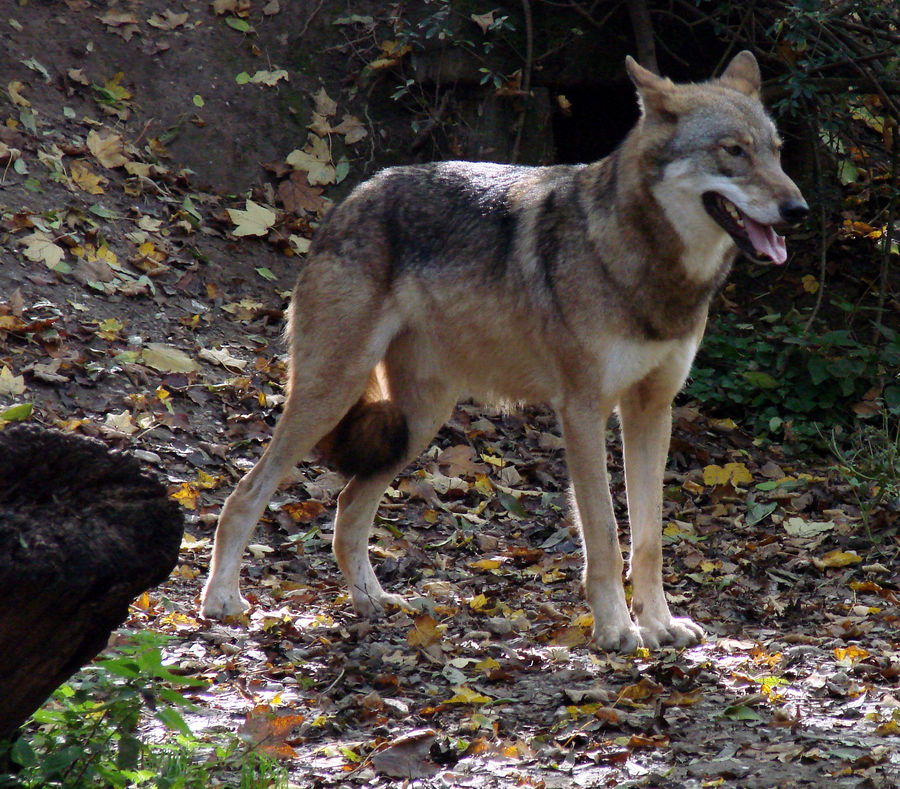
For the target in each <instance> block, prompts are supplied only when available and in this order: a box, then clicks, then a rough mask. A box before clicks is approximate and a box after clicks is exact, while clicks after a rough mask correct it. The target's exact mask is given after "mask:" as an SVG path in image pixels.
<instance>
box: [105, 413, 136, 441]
mask: <svg viewBox="0 0 900 789" xmlns="http://www.w3.org/2000/svg"><path fill="white" fill-rule="evenodd" d="M103 424H104V425H106V426H107V427H111V428H113V430H118V431H119V432H120V433H125V435H128V436H130V435H132V434H133V433H137V431H138V426H137V425H136V424H135V423H134V419H132V417H131V412H129V411H123V412H122V413H121V414H107V415H106V419H105V420H104V421H103Z"/></svg>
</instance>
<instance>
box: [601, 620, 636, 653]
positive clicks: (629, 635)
mask: <svg viewBox="0 0 900 789" xmlns="http://www.w3.org/2000/svg"><path fill="white" fill-rule="evenodd" d="M593 642H594V644H595V645H596V646H597V647H598V648H600V649H602V650H603V651H604V652H622V653H625V654H627V653H629V652H634V650H636V649H637V648H638V647H640V646H643V641H642V639H641V633H640V631H639V630H638V628H637V626H636V625H634V623H630V625H606V626H605V627H596V626H595V627H594V636H593Z"/></svg>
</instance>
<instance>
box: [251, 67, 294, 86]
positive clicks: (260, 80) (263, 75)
mask: <svg viewBox="0 0 900 789" xmlns="http://www.w3.org/2000/svg"><path fill="white" fill-rule="evenodd" d="M282 79H283V80H285V81H287V79H288V73H287V71H285V70H284V69H283V68H280V69H275V71H257V72H256V73H255V74H254V75H253V76H252V77H250V82H252V83H254V84H256V85H268V86H269V87H272V86H273V85H275V83H277V82H278V81H279V80H282Z"/></svg>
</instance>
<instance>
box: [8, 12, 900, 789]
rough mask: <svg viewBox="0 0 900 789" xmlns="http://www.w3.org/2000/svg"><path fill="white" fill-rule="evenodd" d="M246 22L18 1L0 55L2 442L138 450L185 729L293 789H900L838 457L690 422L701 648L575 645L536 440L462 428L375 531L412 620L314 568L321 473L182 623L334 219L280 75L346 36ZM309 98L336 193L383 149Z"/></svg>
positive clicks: (325, 504) (681, 541)
mask: <svg viewBox="0 0 900 789" xmlns="http://www.w3.org/2000/svg"><path fill="white" fill-rule="evenodd" d="M262 6H263V4H262V3H253V8H252V12H251V15H250V16H249V17H248V18H247V20H249V23H252V25H253V27H254V29H255V31H256V32H255V34H254V33H248V32H247V31H246V30H242V29H238V28H240V25H238V28H235V27H234V26H232V25H231V24H229V22H227V21H226V20H227V19H236V20H238V21H239V22H240V21H242V18H241V17H239V16H234V15H230V14H227V13H226V14H223V15H218V16H217V15H216V14H215V13H214V12H213V10H212V9H211V8H210V5H209V4H208V3H205V2H202V3H201V2H176V3H172V4H169V5H167V4H165V3H162V2H126V3H111V4H109V5H106V4H105V3H101V2H89V1H88V0H67V1H66V2H65V3H35V2H25V3H24V4H17V5H16V6H15V7H11V8H9V9H5V11H4V14H3V16H4V20H3V27H2V32H0V40H2V44H3V50H4V55H3V58H2V60H0V84H2V86H3V88H4V94H3V96H2V98H0V112H2V119H3V121H4V125H3V126H2V127H0V144H2V145H0V171H2V181H0V239H2V249H0V255H2V257H0V415H3V414H4V413H5V414H6V416H5V417H4V418H6V419H7V420H8V419H12V418H28V419H30V421H32V422H36V423H39V424H42V425H46V426H48V427H58V428H60V429H63V430H71V431H78V432H80V433H83V434H86V435H91V436H96V437H99V438H101V439H102V440H104V441H105V442H107V443H108V444H109V445H110V446H113V447H116V448H122V449H127V450H130V451H132V452H134V453H135V454H136V455H137V456H138V457H139V458H140V459H141V461H142V462H143V463H145V464H146V466H147V467H148V468H149V469H151V470H152V471H154V472H155V473H156V474H158V475H159V476H160V477H161V478H163V479H164V480H165V481H166V482H167V483H168V484H169V485H170V491H171V494H172V495H173V496H174V497H175V498H177V499H178V500H179V501H180V502H181V503H182V504H183V505H184V507H185V512H186V514H187V517H188V523H189V526H188V531H189V533H190V536H189V537H187V538H186V539H185V543H184V545H183V550H182V558H181V561H180V563H179V566H178V567H177V569H176V571H175V572H174V573H173V575H172V577H171V578H170V579H169V581H167V582H166V583H165V584H164V585H162V586H161V587H159V588H157V589H155V590H152V591H151V592H150V593H149V595H147V596H145V597H142V598H141V599H140V600H138V601H137V602H136V604H135V606H134V609H133V615H132V618H131V620H130V622H129V623H128V624H129V626H131V627H146V628H152V629H155V630H159V631H161V632H167V633H170V634H171V635H172V636H173V639H172V641H171V644H170V647H169V649H168V655H169V657H170V659H171V660H173V661H174V662H176V663H177V665H178V666H179V667H180V669H181V670H183V671H185V672H189V673H192V674H193V675H196V676H198V677H202V678H205V679H207V680H208V681H209V682H210V686H209V688H208V689H207V690H205V691H203V692H202V693H199V694H196V695H195V696H194V697H193V698H194V700H195V701H196V702H197V703H198V705H199V708H200V710H201V712H200V713H197V714H196V715H194V716H192V717H191V720H190V722H191V725H192V726H193V727H195V728H196V729H197V731H201V732H202V731H209V732H214V731H216V730H222V729H229V730H233V731H237V730H240V731H242V732H243V733H244V734H245V735H247V736H248V737H251V738H253V739H254V740H256V741H258V742H259V743H261V745H262V746H264V747H266V748H267V749H269V750H270V751H271V752H273V753H276V754H277V755H278V756H279V758H280V759H282V760H283V761H284V763H285V764H286V765H287V766H288V767H289V769H290V771H291V776H292V781H293V782H294V784H295V785H296V786H298V787H304V788H306V787H309V788H310V789H312V788H313V787H351V786H363V785H366V786H373V787H379V786H394V785H404V782H406V783H405V785H411V786H435V787H438V786H474V787H509V786H533V787H547V788H548V789H550V788H552V787H569V786H583V787H605V786H610V787H612V786H642V787H706V786H734V787H747V788H751V787H801V786H802V787H824V786H828V787H831V786H834V787H893V786H900V640H898V625H900V600H898V594H900V593H898V587H900V570H898V567H900V565H898V554H900V542H898V536H897V524H896V521H895V519H892V518H890V517H889V516H888V514H887V513H883V514H882V515H881V516H880V517H875V518H873V519H872V520H871V521H869V522H868V523H865V524H864V523H863V519H862V516H861V513H860V510H859V507H858V506H857V504H858V503H857V502H856V500H855V499H854V497H853V495H852V491H851V489H850V487H849V486H848V485H847V484H845V482H844V481H843V479H842V478H841V476H840V474H839V472H838V470H837V469H836V468H834V467H833V466H832V465H830V464H829V462H828V461H827V460H825V461H821V462H814V461H803V462H802V463H801V462H798V461H797V460H796V459H792V458H789V457H785V456H784V455H783V454H782V453H781V452H780V450H779V449H778V448H777V447H775V448H773V447H767V446H764V445H758V444H757V443H755V442H754V441H753V440H752V438H750V437H748V436H746V435H745V434H743V433H742V432H741V431H740V429H739V428H737V427H736V426H734V425H733V424H732V423H729V422H728V421H727V420H715V419H710V418H708V417H707V416H706V415H704V414H703V413H701V411H700V410H699V409H698V408H697V407H696V405H695V404H692V403H688V402H683V403H680V404H679V406H678V408H677V409H676V417H675V423H676V429H675V436H674V438H673V443H672V455H671V460H670V463H669V467H668V468H669V470H668V472H667V477H666V498H665V508H664V524H665V544H666V547H665V550H666V567H665V574H666V581H667V591H668V594H669V598H670V602H671V604H672V605H673V607H674V608H675V609H677V610H678V611H679V612H684V613H686V614H688V615H690V616H692V617H693V618H694V619H695V620H697V621H698V622H700V623H701V624H702V625H703V626H704V627H705V628H706V630H707V634H708V636H707V639H706V640H705V642H704V643H703V644H701V645H700V646H697V647H695V648H693V649H688V650H684V651H676V650H671V649H665V650H660V651H658V652H652V653H650V652H646V651H641V652H639V653H637V654H635V655H626V656H619V655H607V654H603V653H599V652H597V651H596V650H594V649H592V648H591V647H590V646H589V645H588V643H587V640H588V637H589V633H590V618H589V614H588V609H587V607H586V605H585V603H584V601H583V597H582V594H581V590H580V580H579V576H580V571H581V557H580V548H579V546H578V540H577V536H576V535H575V533H574V530H573V528H572V524H571V522H570V520H569V516H568V511H569V507H568V495H567V482H566V473H565V467H564V456H563V454H564V453H563V450H562V447H561V440H560V438H559V430H558V427H557V425H556V422H555V419H554V417H553V416H552V414H550V413H549V412H547V411H546V410H543V409H540V408H533V409H526V410H524V411H521V412H513V413H504V412H500V411H497V410H494V409H490V408H484V407H480V406H476V405H473V404H462V405H460V406H459V407H458V408H457V410H456V413H455V415H454V418H453V420H452V421H451V423H450V424H448V425H447V426H446V427H445V428H444V429H443V430H442V431H441V433H440V434H439V436H438V438H437V440H436V442H435V443H434V445H433V446H432V447H431V448H430V449H429V450H428V452H427V453H426V454H425V455H423V456H422V457H421V458H420V459H419V461H418V462H417V463H416V464H414V465H413V466H412V467H411V468H410V469H408V470H407V471H406V472H405V473H404V475H403V476H402V477H401V478H400V479H398V480H397V481H396V482H395V485H394V487H393V488H391V489H390V490H389V491H388V495H387V496H386V497H385V499H384V502H383V504H382V506H381V508H380V510H379V514H378V518H377V521H376V526H375V530H374V535H373V539H372V553H373V559H374V561H375V562H376V565H377V571H378V573H379V576H380V577H381V578H382V582H383V583H384V584H385V586H386V588H389V589H390V590H391V591H396V592H399V593H401V594H403V595H405V596H407V597H408V598H410V599H412V600H413V601H414V603H415V605H416V606H417V609H418V610H419V612H420V613H418V614H417V615H411V614H407V613H404V612H395V613H392V614H390V615H388V616H387V617H386V618H384V619H383V620H381V621H377V622H369V621H365V620H361V619H359V618H358V617H356V616H355V615H354V614H353V612H352V609H351V607H350V604H349V598H348V596H347V593H346V589H345V588H344V586H343V584H342V581H341V578H340V576H339V573H338V572H337V569H336V566H335V564H334V561H333V558H332V557H331V553H330V539H331V528H332V527H331V519H332V517H333V512H334V500H335V496H336V494H337V492H339V490H340V487H341V484H342V481H341V479H340V477H339V476H338V475H336V474H335V473H334V472H332V471H330V470H329V469H327V468H326V467H324V466H321V465H319V464H317V463H316V462H314V461H310V462H306V463H303V464H301V465H300V466H299V467H298V469H297V471H296V473H295V476H294V478H293V479H291V480H289V481H288V482H287V483H286V484H285V486H284V487H283V488H282V490H281V491H280V492H279V493H278V494H277V496H276V498H275V500H274V501H273V503H272V505H271V506H270V508H269V511H268V512H267V514H266V516H265V517H264V519H263V522H262V523H261V525H260V527H259V528H258V530H257V532H256V534H255V535H254V538H253V544H252V545H251V547H250V551H249V552H248V555H247V558H246V563H245V568H244V574H243V588H244V591H245V593H246V594H247V596H248V597H249V598H250V600H251V601H252V603H253V607H252V608H251V610H250V611H249V613H248V615H247V616H246V618H245V619H244V620H243V621H241V622H239V623H233V624H220V623H214V622H208V621H203V620H201V619H200V618H199V615H198V593H199V590H200V586H201V584H202V581H203V579H204V577H205V574H206V570H207V565H208V561H209V552H210V551H209V549H210V543H211V538H212V534H213V529H214V526H215V520H216V517H217V514H218V512H219V511H220V508H221V505H222V502H223V500H224V498H225V496H226V495H227V494H228V492H229V491H230V490H231V489H232V488H233V485H234V484H235V482H236V481H237V480H238V479H239V478H240V477H241V475H242V474H243V473H245V472H246V470H247V469H249V468H250V467H251V466H252V464H253V462H254V460H255V459H257V458H258V457H259V455H260V452H261V449H262V447H263V446H264V445H265V443H266V441H267V440H268V438H269V436H270V435H271V432H272V428H273V425H274V423H275V420H276V418H277V414H278V410H279V409H278V406H279V405H280V403H281V401H282V383H283V371H284V357H283V347H282V343H281V332H282V313H283V309H284V307H285V305H286V303H287V302H286V300H287V297H288V293H289V289H290V287H291V283H292V280H293V278H294V273H295V270H296V267H297V265H298V261H299V257H298V253H301V252H302V250H303V247H304V241H303V239H306V238H308V237H309V235H310V234H311V232H312V226H313V225H314V224H315V221H316V220H317V218H318V217H319V216H320V215H321V213H323V212H324V211H325V210H327V198H328V197H329V195H337V194H339V193H340V191H341V187H338V186H335V185H333V184H331V183H328V182H327V180H326V181H323V183H322V185H321V186H316V185H315V184H312V182H311V173H310V174H308V175H305V176H304V177H303V178H300V179H299V180H298V179H297V177H296V175H295V174H296V168H295V167H293V166H292V165H290V164H287V163H285V160H286V159H288V157H289V154H290V153H291V152H292V150H295V149H300V148H304V143H305V142H307V140H306V125H307V124H308V123H311V122H315V118H314V117H313V115H312V113H313V111H314V110H315V111H317V110H323V111H324V112H326V113H327V112H328V110H330V109H331V108H330V107H329V106H328V105H327V103H325V101H324V99H323V98H322V96H321V95H320V94H319V90H320V88H321V87H323V86H322V85H321V84H319V82H318V81H317V80H316V79H315V77H314V76H310V75H309V74H308V73H307V74H306V75H304V74H303V73H302V72H300V71H294V70H291V69H290V67H289V66H290V63H299V62H301V61H302V60H303V57H304V56H305V55H308V54H309V53H304V52H303V51H300V52H297V51H294V49H293V48H294V47H296V46H297V44H298V38H297V35H296V34H297V33H298V32H299V31H300V30H302V29H303V28H304V25H306V24H307V22H309V25H308V27H309V29H313V28H315V26H317V25H322V24H325V25H327V24H329V23H330V21H331V20H332V18H333V17H334V16H336V13H335V12H334V11H333V10H331V11H330V10H329V9H327V8H322V4H321V3H296V4H289V3H286V2H284V0H282V2H281V6H283V8H280V7H278V4H277V3H276V4H275V6H274V7H278V8H279V10H277V11H274V10H273V8H274V7H273V6H272V5H271V4H267V5H266V8H268V9H269V13H267V14H264V13H262V11H261V9H262ZM182 14H185V15H186V16H185V17H183V18H182V17H181V16H180V15H182ZM247 20H243V21H247ZM316 29H318V28H316ZM129 31H130V35H129ZM301 43H302V41H301ZM310 45H311V44H310ZM334 56H335V57H340V56H341V52H340V51H336V53H335V54H334ZM351 66H352V59H350V60H348V69H349V68H350V67H351ZM280 68H284V69H286V70H287V71H288V72H289V79H285V78H284V77H277V70H278V69H280ZM259 71H263V72H264V73H265V75H268V76H265V75H264V76H263V77H262V78H261V79H262V81H261V82H258V83H253V82H251V83H250V84H239V83H238V82H237V81H236V80H235V77H234V75H236V74H238V73H240V72H246V73H247V74H248V75H250V76H253V75H254V74H255V73H256V72H259ZM119 72H122V76H121V77H117V76H116V74H117V73H119ZM329 75H330V76H329V79H331V81H329V82H326V84H325V85H324V87H325V91H326V96H325V98H330V99H333V100H334V101H335V102H336V108H335V109H334V110H332V111H331V112H330V113H329V114H327V115H324V117H325V118H326V121H325V122H326V125H329V124H330V126H329V129H328V130H327V131H322V135H321V139H325V138H327V139H328V140H333V142H334V146H332V148H331V149H330V154H325V157H329V156H330V158H323V157H322V156H321V155H320V153H321V152H320V151H319V152H318V153H317V149H315V148H314V147H313V148H312V149H310V150H307V151H306V153H307V154H308V155H309V156H312V157H313V158H315V157H316V156H319V158H318V159H317V162H318V164H319V165H321V166H322V167H325V168H327V167H329V166H333V167H335V169H336V170H339V169H340V167H341V165H340V162H339V160H338V153H337V152H338V151H339V150H340V151H342V152H346V159H345V161H346V162H347V166H349V172H350V175H349V177H348V181H347V183H349V182H352V181H354V180H359V178H360V177H361V175H362V174H363V173H364V172H367V170H368V169H369V168H370V167H371V166H372V156H373V154H372V151H373V148H374V142H373V138H378V136H379V135H378V132H377V129H376V128H375V127H374V126H373V125H372V123H371V122H370V121H365V122H362V121H360V116H362V115H363V113H362V111H361V110H360V109H358V105H357V104H354V103H353V101H354V100H353V99H352V97H351V94H352V90H351V87H352V84H353V82H352V79H346V80H343V81H342V80H340V79H338V80H334V79H333V77H334V72H333V69H332V71H330V72H329ZM350 76H352V75H350ZM267 79H268V80H275V82H274V83H273V84H271V85H269V84H266V82H265V80H267ZM126 94H127V95H126ZM196 97H199V100H198V99H197V98H196ZM291 108H293V110H292V109H291ZM354 113H356V114H354ZM321 114H323V113H320V115H321ZM346 115H350V116H352V117H355V118H356V119H357V124H358V125H357V124H354V123H353V122H352V121H347V122H346V125H344V126H340V127H339V122H341V123H342V122H343V119H344V118H345V116H346ZM329 118H330V119H331V120H328V119H329ZM360 127H362V129H364V130H365V132H366V134H364V135H362V136H360ZM319 128H320V129H322V127H321V126H320V127H319ZM338 128H342V129H343V131H338V130H337V129H338ZM342 155H344V154H342ZM305 161H306V160H305ZM263 163H276V164H271V165H270V166H269V167H268V169H265V170H264V169H263V167H262V164H263ZM305 172H307V173H309V171H305ZM328 177H332V180H337V176H336V175H333V176H329V175H327V174H326V175H325V176H323V179H327V178H328ZM285 184H289V185H290V186H289V188H288V187H285ZM251 185H252V186H253V189H252V192H250V193H249V197H250V198H251V203H246V202H245V201H246V198H247V197H248V193H241V194H240V196H239V197H237V196H235V195H236V194H237V193H239V192H242V190H246V189H247V188H248V187H250V186H251ZM98 190H99V191H98ZM292 190H293V191H292ZM323 190H324V191H323ZM258 208H261V209H262V211H259V210H258ZM228 209H231V210H232V211H238V212H243V211H246V213H233V214H230V213H228ZM267 212H268V213H267ZM254 217H255V219H254ZM254 221H255V222H256V225H255V226H254V225H253V223H254ZM244 230H248V231H251V232H249V233H248V234H247V235H239V234H240V233H242V232H243V231H244ZM257 231H258V232H257ZM29 404H30V405H31V406H32V409H33V410H32V411H31V413H30V415H29V414H28V413H27V411H28V409H27V406H28V405H29ZM16 407H18V408H17V409H16ZM23 407H24V408H25V411H24V412H23V410H22V409H23ZM10 409H16V410H13V411H10ZM611 427H613V426H612V425H611ZM611 443H612V444H613V446H614V451H612V452H611V455H610V464H611V469H612V476H613V487H614V499H615V502H616V506H617V510H618V512H619V514H620V521H621V522H622V523H623V524H626V525H627V522H626V516H625V510H624V484H623V480H622V470H621V458H620V456H619V454H618V452H617V450H615V440H613V441H612V442H611ZM624 542H625V533H623V544H624Z"/></svg>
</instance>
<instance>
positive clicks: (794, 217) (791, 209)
mask: <svg viewBox="0 0 900 789" xmlns="http://www.w3.org/2000/svg"><path fill="white" fill-rule="evenodd" d="M778 212H779V213H780V214H781V217H782V219H784V221H785V222H790V223H791V224H794V223H795V222H799V221H800V220H801V219H803V218H804V217H805V216H806V215H807V214H808V213H809V206H808V205H807V204H806V200H804V199H803V198H802V197H801V198H799V199H795V200H785V201H784V202H783V203H781V204H780V205H779V206H778Z"/></svg>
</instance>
